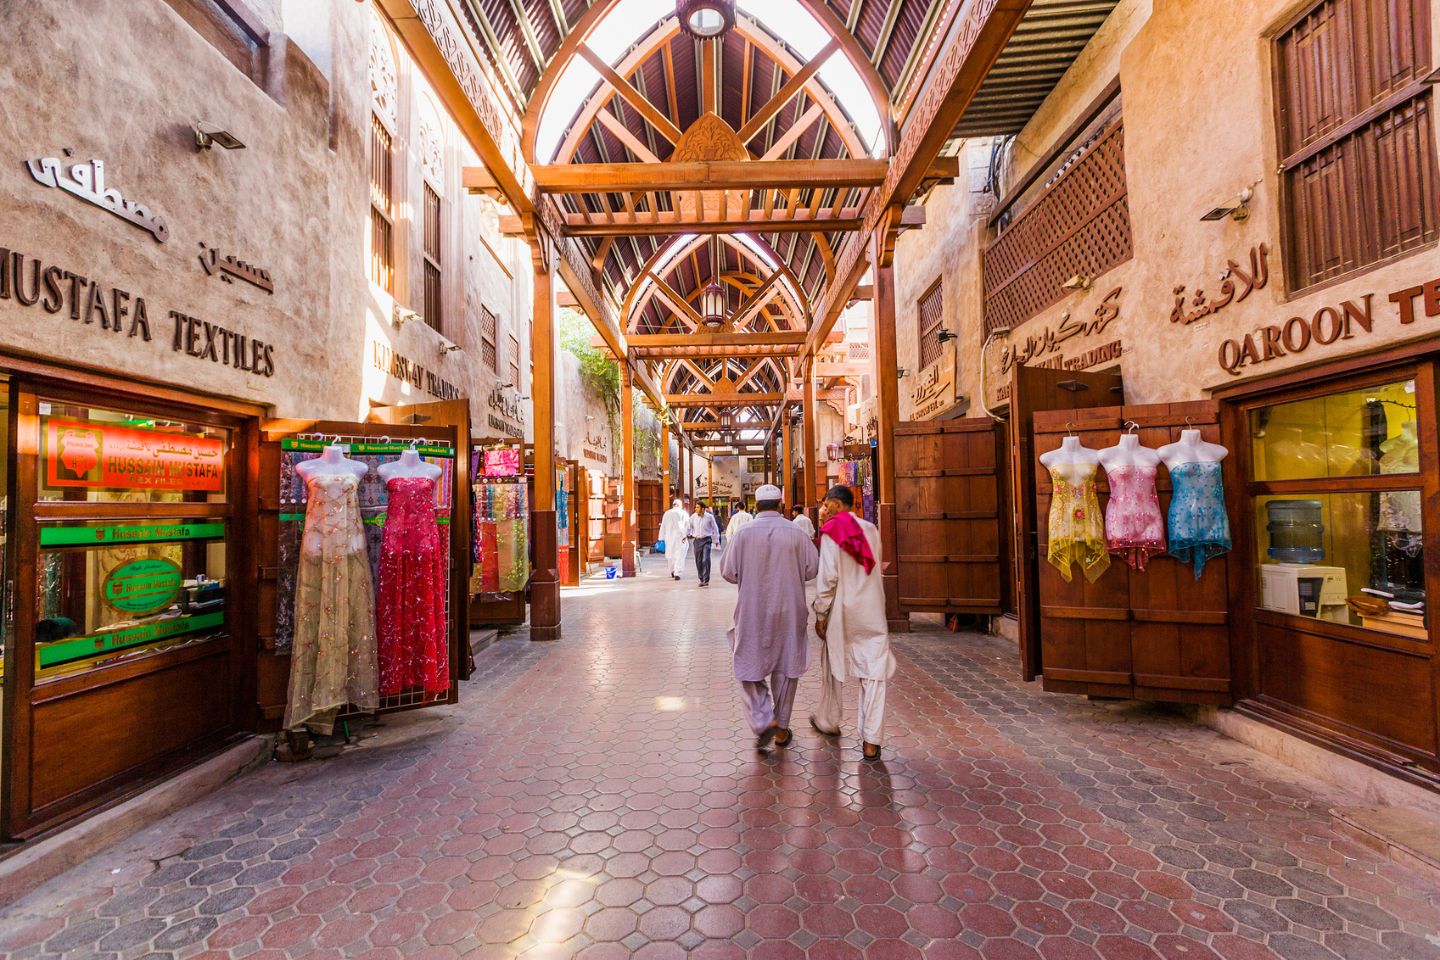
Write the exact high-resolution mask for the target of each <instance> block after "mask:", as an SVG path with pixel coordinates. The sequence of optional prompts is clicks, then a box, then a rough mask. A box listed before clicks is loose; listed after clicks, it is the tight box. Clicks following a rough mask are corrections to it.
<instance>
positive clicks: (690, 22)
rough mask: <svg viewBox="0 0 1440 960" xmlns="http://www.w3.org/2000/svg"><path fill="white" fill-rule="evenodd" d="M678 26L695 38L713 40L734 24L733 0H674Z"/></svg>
mask: <svg viewBox="0 0 1440 960" xmlns="http://www.w3.org/2000/svg"><path fill="white" fill-rule="evenodd" d="M675 15H676V16H677V17H679V18H680V27H681V29H683V30H684V31H685V32H686V33H688V34H690V36H692V37H694V38H695V39H697V40H713V39H715V38H716V37H718V36H720V35H721V34H723V33H724V32H725V31H727V30H729V29H730V28H731V27H733V26H735V3H734V0H676V2H675Z"/></svg>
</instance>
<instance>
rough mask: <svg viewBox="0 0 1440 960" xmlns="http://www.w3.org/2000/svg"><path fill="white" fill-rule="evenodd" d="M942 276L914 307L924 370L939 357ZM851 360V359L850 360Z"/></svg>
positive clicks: (942, 304)
mask: <svg viewBox="0 0 1440 960" xmlns="http://www.w3.org/2000/svg"><path fill="white" fill-rule="evenodd" d="M943 281H944V277H939V278H937V279H936V280H935V282H934V283H932V284H931V285H930V289H929V290H926V291H925V293H924V295H922V296H921V297H920V303H919V304H918V305H917V308H916V311H915V313H916V315H917V316H918V317H919V321H920V369H921V370H924V369H925V368H926V367H928V366H929V365H930V364H931V363H933V362H934V361H935V360H937V359H939V357H940V336H939V334H940V322H941V321H942V320H944V319H945V286H944V283H943ZM852 362H853V361H852Z"/></svg>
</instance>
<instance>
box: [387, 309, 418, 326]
mask: <svg viewBox="0 0 1440 960" xmlns="http://www.w3.org/2000/svg"><path fill="white" fill-rule="evenodd" d="M419 319H421V316H420V314H418V313H416V312H415V311H414V310H407V309H405V308H404V307H402V306H400V304H398V303H397V304H395V306H394V309H392V310H391V311H390V322H391V323H393V324H395V328H396V329H397V330H398V329H403V328H404V326H405V324H407V323H409V322H410V321H411V320H419Z"/></svg>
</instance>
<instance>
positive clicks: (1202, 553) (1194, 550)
mask: <svg viewBox="0 0 1440 960" xmlns="http://www.w3.org/2000/svg"><path fill="white" fill-rule="evenodd" d="M1170 482H1171V484H1173V486H1174V490H1173V491H1172V492H1171V494H1170V556H1172V557H1174V558H1175V559H1176V560H1180V561H1182V562H1184V563H1189V564H1192V565H1193V566H1194V568H1195V579H1196V580H1199V579H1200V574H1201V573H1203V572H1204V570H1205V561H1207V560H1210V559H1212V558H1213V557H1218V556H1220V554H1222V553H1228V552H1229V550H1230V518H1229V516H1227V515H1226V513H1225V486H1224V482H1223V481H1222V480H1221V477H1220V464H1219V463H1218V462H1209V461H1206V462H1194V463H1178V464H1176V465H1175V466H1173V467H1171V468H1170Z"/></svg>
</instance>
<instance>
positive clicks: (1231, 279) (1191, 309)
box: [1170, 243, 1270, 327]
mask: <svg viewBox="0 0 1440 960" xmlns="http://www.w3.org/2000/svg"><path fill="white" fill-rule="evenodd" d="M1269 256H1270V248H1269V247H1267V246H1266V245H1265V244H1263V243H1262V244H1260V246H1258V247H1251V248H1250V266H1249V269H1248V270H1247V269H1246V268H1245V267H1243V266H1241V265H1240V264H1239V263H1236V262H1235V261H1234V260H1231V261H1230V262H1229V263H1227V264H1226V265H1225V270H1224V272H1223V273H1221V274H1220V295H1219V296H1218V297H1216V298H1215V299H1214V300H1211V299H1210V298H1209V297H1207V296H1206V295H1205V291H1204V290H1201V289H1200V288H1199V287H1196V288H1195V292H1194V293H1193V294H1191V295H1190V296H1189V297H1187V296H1186V294H1185V285H1184V284H1183V283H1182V284H1181V285H1179V286H1178V287H1176V288H1175V290H1174V291H1173V292H1174V294H1175V306H1174V307H1173V308H1172V309H1171V311H1170V322H1171V323H1183V324H1184V325H1185V326H1187V327H1188V326H1189V325H1190V324H1192V323H1195V322H1196V321H1197V320H1204V319H1205V318H1206V317H1209V316H1212V315H1214V314H1217V313H1219V312H1220V311H1221V310H1224V309H1225V308H1226V307H1228V306H1230V304H1232V303H1243V302H1244V301H1245V298H1246V297H1248V296H1250V294H1252V293H1254V292H1255V291H1256V290H1263V289H1265V285H1266V284H1267V283H1269V282H1270V264H1269V261H1268V259H1267V258H1268V257H1269ZM1237 281H1238V282H1239V286H1238V287H1237V286H1236V282H1237Z"/></svg>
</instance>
